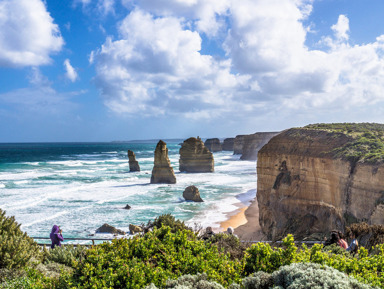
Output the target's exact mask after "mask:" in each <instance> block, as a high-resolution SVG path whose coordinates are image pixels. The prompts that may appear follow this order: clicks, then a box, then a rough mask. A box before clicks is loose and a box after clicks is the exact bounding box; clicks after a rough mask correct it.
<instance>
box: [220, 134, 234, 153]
mask: <svg viewBox="0 0 384 289" xmlns="http://www.w3.org/2000/svg"><path fill="white" fill-rule="evenodd" d="M234 144H235V138H234V137H230V138H226V139H224V141H223V144H222V150H223V151H233V150H234Z"/></svg>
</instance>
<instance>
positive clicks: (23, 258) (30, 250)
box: [0, 209, 40, 269]
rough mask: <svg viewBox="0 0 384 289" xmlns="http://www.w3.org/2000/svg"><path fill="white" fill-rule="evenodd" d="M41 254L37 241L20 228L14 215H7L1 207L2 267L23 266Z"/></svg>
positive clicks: (0, 249) (0, 248) (0, 247)
mask: <svg viewBox="0 0 384 289" xmlns="http://www.w3.org/2000/svg"><path fill="white" fill-rule="evenodd" d="M39 255H40V249H39V246H38V245H37V243H36V242H35V241H34V240H33V239H32V238H30V237H29V236H28V235H27V233H24V232H22V231H21V230H20V224H18V223H17V222H16V221H15V218H14V217H6V216H5V211H2V210H1V209H0V268H8V269H12V268H22V267H24V266H25V265H26V264H27V263H28V261H29V260H30V259H31V258H32V257H39Z"/></svg>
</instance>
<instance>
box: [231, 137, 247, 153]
mask: <svg viewBox="0 0 384 289" xmlns="http://www.w3.org/2000/svg"><path fill="white" fill-rule="evenodd" d="M244 137H245V135H237V136H236V137H235V140H234V142H233V154H234V155H241V154H242V153H243V142H244Z"/></svg>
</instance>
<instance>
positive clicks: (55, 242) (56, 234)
mask: <svg viewBox="0 0 384 289" xmlns="http://www.w3.org/2000/svg"><path fill="white" fill-rule="evenodd" d="M61 233H62V231H61V229H60V227H59V226H57V225H53V227H52V231H51V234H50V235H49V237H50V238H51V240H52V244H51V248H52V249H53V248H55V246H59V247H61V243H60V242H61V241H64V238H63V235H62V234H61Z"/></svg>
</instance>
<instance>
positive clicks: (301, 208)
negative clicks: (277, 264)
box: [257, 129, 384, 239]
mask: <svg viewBox="0 0 384 289" xmlns="http://www.w3.org/2000/svg"><path fill="white" fill-rule="evenodd" d="M347 141H349V139H348V137H346V136H343V135H334V134H333V135H332V134H331V133H326V132H321V131H311V130H308V131H298V130H295V129H291V130H288V131H285V132H283V133H281V134H279V135H277V136H276V137H274V138H272V139H271V140H270V141H269V143H268V144H267V145H265V146H264V147H263V148H262V149H261V150H260V151H259V153H258V162H257V178H258V180H257V200H258V204H259V216H260V217H259V221H260V225H261V227H262V230H263V233H264V234H266V235H267V236H268V238H270V239H280V238H282V237H284V236H285V235H286V234H288V233H293V234H294V235H295V236H296V237H297V238H303V237H306V236H309V235H311V234H317V235H318V236H319V235H322V234H326V235H328V233H329V232H330V231H331V230H335V229H337V230H341V231H343V230H344V227H345V225H348V224H350V223H354V222H357V221H366V222H368V223H370V224H384V215H383V214H384V205H383V204H382V203H384V166H383V165H369V164H361V163H357V164H354V163H352V162H349V161H346V160H342V159H341V158H335V157H334V156H333V154H332V150H333V149H335V148H337V147H340V146H341V145H343V144H345V143H346V142H347Z"/></svg>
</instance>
